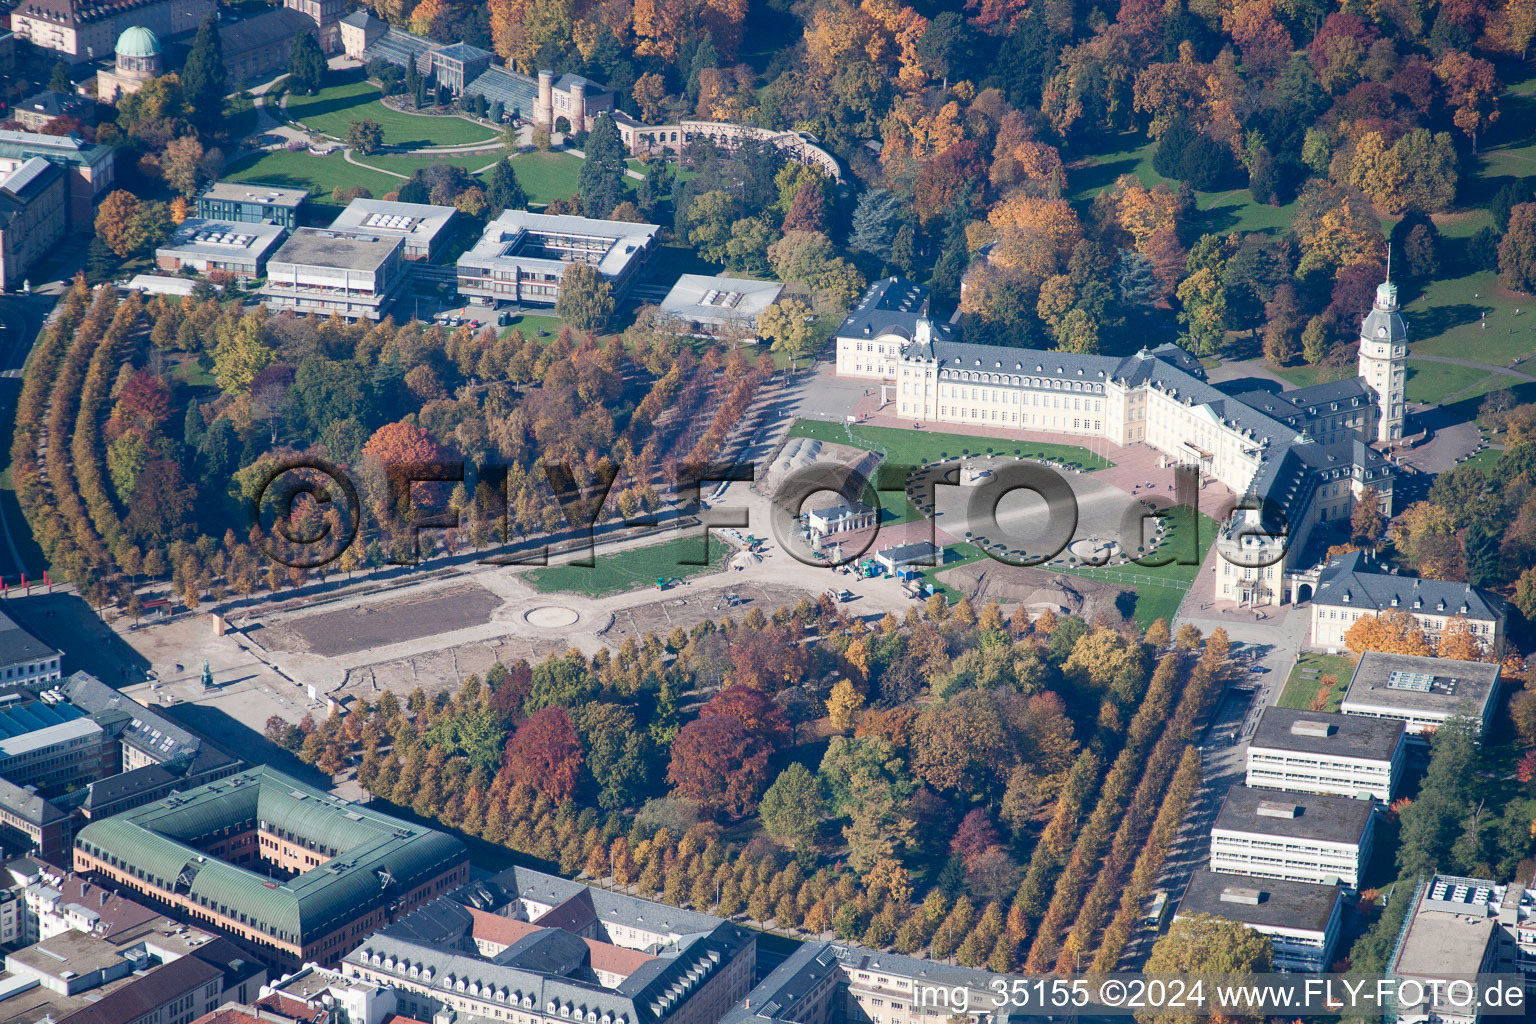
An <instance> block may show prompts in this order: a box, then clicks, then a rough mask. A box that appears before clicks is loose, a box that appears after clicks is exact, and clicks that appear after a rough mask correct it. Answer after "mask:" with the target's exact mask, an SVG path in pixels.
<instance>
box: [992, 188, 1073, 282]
mask: <svg viewBox="0 0 1536 1024" xmlns="http://www.w3.org/2000/svg"><path fill="white" fill-rule="evenodd" d="M987 221H988V223H990V224H991V225H992V227H993V228H994V229H996V231H997V248H996V249H994V250H993V259H994V260H996V261H997V262H998V263H999V264H1001V265H1003V266H1005V267H1017V268H1019V269H1021V270H1025V271H1028V272H1029V273H1031V274H1034V275H1035V276H1036V277H1038V278H1041V279H1044V278H1047V277H1049V276H1051V275H1052V274H1057V273H1060V272H1062V271H1063V270H1065V269H1066V265H1067V260H1068V259H1069V258H1070V257H1071V255H1072V250H1073V248H1074V247H1075V246H1076V245H1077V243H1078V242H1079V241H1081V240H1082V237H1083V235H1082V228H1081V227H1080V226H1079V224H1078V220H1077V212H1076V211H1075V210H1073V209H1072V207H1071V205H1070V204H1068V203H1067V202H1066V201H1065V200H1062V199H1039V198H1036V197H1034V196H1029V195H1024V194H1020V193H1015V194H1013V195H1011V196H1009V197H1007V198H1005V199H1004V200H1003V201H1002V202H1001V203H999V204H998V205H997V206H995V207H993V208H992V212H991V213H989V214H988V215H987Z"/></svg>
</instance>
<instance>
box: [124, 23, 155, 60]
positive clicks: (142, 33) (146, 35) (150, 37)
mask: <svg viewBox="0 0 1536 1024" xmlns="http://www.w3.org/2000/svg"><path fill="white" fill-rule="evenodd" d="M116 52H117V55H118V56H119V57H158V56H160V40H158V39H156V38H155V34H154V33H153V32H151V31H150V30H149V29H147V28H144V27H143V26H142V25H133V26H131V27H129V28H126V29H124V30H123V34H122V35H120V36H118V37H117V50H116Z"/></svg>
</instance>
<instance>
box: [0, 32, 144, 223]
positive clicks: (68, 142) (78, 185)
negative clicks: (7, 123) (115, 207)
mask: <svg viewBox="0 0 1536 1024" xmlns="http://www.w3.org/2000/svg"><path fill="white" fill-rule="evenodd" d="M11 17H12V18H14V17H15V14H12V16H11ZM115 152H116V151H115V150H114V149H113V148H112V147H111V146H98V145H96V144H94V143H90V142H86V141H85V140H83V139H81V138H80V136H78V135H76V134H75V133H74V132H70V133H69V134H68V135H43V134H41V133H39V132H17V131H10V130H8V129H0V175H9V174H11V173H13V172H15V171H16V170H17V169H18V168H20V167H21V166H22V165H23V164H25V163H26V162H27V161H29V160H31V159H32V158H34V157H42V158H43V159H44V160H46V161H48V162H49V163H51V164H55V165H57V166H58V167H60V168H62V169H63V171H64V174H65V178H66V179H67V182H68V192H69V203H68V205H67V206H66V207H65V210H66V214H67V216H66V217H65V221H64V224H65V227H66V228H67V229H68V230H70V231H90V230H93V229H94V227H95V224H96V207H97V205H98V204H99V203H100V202H101V199H102V197H103V196H105V195H106V194H107V193H108V192H109V191H111V190H112V187H113V186H114V185H116V184H117V166H116V163H115V159H116V158H115Z"/></svg>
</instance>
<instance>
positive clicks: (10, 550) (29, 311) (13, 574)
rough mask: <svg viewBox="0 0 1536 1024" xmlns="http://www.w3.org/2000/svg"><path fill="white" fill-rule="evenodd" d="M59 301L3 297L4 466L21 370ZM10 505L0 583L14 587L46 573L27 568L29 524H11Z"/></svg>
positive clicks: (0, 432)
mask: <svg viewBox="0 0 1536 1024" xmlns="http://www.w3.org/2000/svg"><path fill="white" fill-rule="evenodd" d="M56 301H57V296H55V295H31V296H23V295H4V294H0V424H3V426H0V439H4V443H5V450H4V451H3V452H0V465H8V464H9V463H10V437H11V428H12V424H13V423H14V422H15V419H16V401H17V398H18V397H19V396H20V394H21V368H22V367H23V366H24V365H25V364H26V361H27V355H28V353H30V352H31V351H32V343H33V342H34V341H36V340H37V335H38V332H39V331H40V330H42V326H43V319H44V318H45V317H46V316H47V315H48V311H49V310H51V309H52V308H53V304H54V302H56ZM7 506H10V507H11V517H14V515H15V510H14V505H12V504H11V503H10V502H9V501H0V579H3V580H5V581H6V582H7V583H14V582H17V581H18V580H19V579H20V576H21V574H22V573H23V572H27V573H29V574H30V575H31V576H33V577H34V578H35V577H37V576H40V575H41V573H42V566H37V565H33V566H28V565H23V564H22V560H21V552H20V550H19V549H18V547H17V544H16V535H17V534H19V533H20V532H22V531H25V530H26V524H25V523H21V522H11V521H10V518H9V517H8V516H7V514H6V513H7Z"/></svg>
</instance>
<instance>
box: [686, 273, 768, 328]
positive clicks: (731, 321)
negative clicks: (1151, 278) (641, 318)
mask: <svg viewBox="0 0 1536 1024" xmlns="http://www.w3.org/2000/svg"><path fill="white" fill-rule="evenodd" d="M783 290H784V286H783V285H782V284H780V283H779V282H777V281H754V280H751V279H750V278H739V277H713V276H710V275H707V274H684V275H683V276H682V277H679V278H678V279H677V283H676V284H674V285H673V286H672V290H671V291H669V292H667V297H666V298H664V299H662V300H661V315H662V322H663V323H664V324H665V325H666V326H667V327H669V328H670V329H671V330H673V331H675V332H677V333H678V334H686V335H690V336H692V337H696V338H721V339H724V340H729V341H757V340H758V339H759V337H760V334H761V331H760V330H759V327H758V317H759V316H761V315H762V312H763V310H765V309H767V308H768V307H769V306H771V305H773V304H774V303H775V302H777V301H778V298H779V293H780V292H782V291H783Z"/></svg>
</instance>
